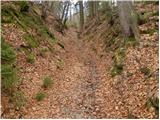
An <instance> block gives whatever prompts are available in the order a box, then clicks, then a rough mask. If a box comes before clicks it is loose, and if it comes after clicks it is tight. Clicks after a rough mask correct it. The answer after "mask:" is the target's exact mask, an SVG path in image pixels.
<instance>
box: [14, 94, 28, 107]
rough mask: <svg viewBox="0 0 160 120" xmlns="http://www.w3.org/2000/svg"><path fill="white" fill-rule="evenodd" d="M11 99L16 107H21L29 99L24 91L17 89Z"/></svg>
mask: <svg viewBox="0 0 160 120" xmlns="http://www.w3.org/2000/svg"><path fill="white" fill-rule="evenodd" d="M11 101H12V102H13V103H14V105H15V106H16V107H18V108H20V107H22V106H24V105H25V103H26V101H27V99H26V97H25V96H24V93H23V92H22V91H16V92H14V93H13V95H12V97H11Z"/></svg>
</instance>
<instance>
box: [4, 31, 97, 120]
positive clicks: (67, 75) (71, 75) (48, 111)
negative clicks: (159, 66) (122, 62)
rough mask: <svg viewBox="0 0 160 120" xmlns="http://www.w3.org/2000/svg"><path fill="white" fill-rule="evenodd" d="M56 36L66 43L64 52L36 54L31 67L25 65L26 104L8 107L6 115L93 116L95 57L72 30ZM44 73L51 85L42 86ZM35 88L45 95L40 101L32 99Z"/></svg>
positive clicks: (35, 116)
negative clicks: (58, 63)
mask: <svg viewBox="0 0 160 120" xmlns="http://www.w3.org/2000/svg"><path fill="white" fill-rule="evenodd" d="M55 34H56V33H55ZM56 36H57V38H58V39H61V41H63V43H64V44H65V51H64V50H63V51H61V52H59V51H58V54H55V53H52V54H50V56H49V58H46V59H43V58H41V57H37V60H36V63H35V64H34V66H31V65H28V66H27V67H26V68H25V69H24V70H23V71H24V72H22V75H23V79H24V80H23V82H22V85H21V90H22V91H24V93H25V95H26V97H27V103H26V105H25V106H24V107H23V108H21V109H20V110H16V111H12V110H10V112H9V113H8V114H6V115H5V116H4V117H5V118H11V117H12V118H79V119H80V118H96V112H95V109H97V107H98V106H96V105H95V103H96V96H95V91H96V90H97V87H98V86H99V71H98V69H97V64H96V62H95V58H94V56H92V55H91V54H90V51H87V50H86V49H85V48H84V47H83V46H84V45H83V42H82V41H81V40H80V39H78V38H77V34H76V32H75V30H74V29H71V30H69V31H68V32H67V33H66V35H65V36H62V35H61V34H59V33H57V34H56ZM55 58H58V59H61V60H62V61H63V63H64V64H63V66H62V69H57V68H56V67H55V64H54V63H55ZM19 63H20V62H19ZM26 71H28V72H26ZM47 74H50V75H52V76H53V79H54V84H53V86H52V88H49V89H42V88H41V85H42V79H43V76H44V75H47ZM28 79H29V80H30V81H29V80H28ZM38 91H43V92H45V94H46V95H47V96H46V98H45V99H44V100H42V101H39V102H37V101H36V99H35V95H36V93H37V92H38Z"/></svg>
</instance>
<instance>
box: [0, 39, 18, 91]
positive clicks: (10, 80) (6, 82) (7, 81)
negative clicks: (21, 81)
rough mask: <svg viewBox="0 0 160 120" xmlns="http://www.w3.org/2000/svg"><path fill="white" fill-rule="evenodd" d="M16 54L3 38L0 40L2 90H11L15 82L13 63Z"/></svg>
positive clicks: (16, 80) (16, 79)
mask: <svg viewBox="0 0 160 120" xmlns="http://www.w3.org/2000/svg"><path fill="white" fill-rule="evenodd" d="M15 59H16V54H15V51H14V50H13V48H12V47H11V46H10V45H9V44H7V43H6V42H5V41H4V39H3V38H2V40H1V63H2V64H1V75H2V76H1V80H2V81H1V85H2V90H7V91H8V90H11V88H12V87H14V86H15V85H16V84H17V82H18V78H17V75H16V68H15V67H14V66H15V65H14V64H15Z"/></svg>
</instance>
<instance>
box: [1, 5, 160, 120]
mask: <svg viewBox="0 0 160 120" xmlns="http://www.w3.org/2000/svg"><path fill="white" fill-rule="evenodd" d="M16 4H17V3H16ZM16 4H15V5H16ZM156 4H157V3H156ZM6 5H7V6H9V7H8V8H10V7H11V8H12V4H11V6H10V4H9V3H6ZM17 5H18V4H17ZM22 5H23V4H22ZM138 5H139V6H138ZM144 6H145V8H144ZM32 7H33V11H32V9H31V11H29V12H27V11H26V13H23V12H20V15H18V16H17V12H16V11H18V12H19V9H18V10H15V13H14V14H15V15H12V14H8V11H6V6H5V4H4V7H3V9H4V10H3V9H2V10H3V14H4V18H3V24H2V28H3V30H2V37H3V39H4V41H3V42H4V43H5V42H6V43H7V44H8V45H10V47H9V46H8V47H6V45H5V44H4V45H3V47H2V48H3V49H2V50H3V52H4V53H5V54H4V56H3V59H4V60H3V62H4V63H5V64H4V68H5V69H4V73H5V74H4V75H6V71H8V65H9V67H10V68H11V69H13V70H11V71H14V72H15V71H16V69H17V71H16V73H14V75H16V77H17V78H12V75H10V76H11V80H14V81H15V82H16V80H17V79H19V80H18V82H17V85H15V86H14V85H13V92H12V91H11V92H12V93H11V95H8V93H7V92H6V91H5V89H4V92H2V97H1V98H2V104H4V105H2V108H3V109H2V113H1V116H2V118H27V119H35V118H36V119H42V118H43V119H44V118H46V119H49V118H52V119H53V118H54V119H56V118H57V119H62V118H63V119H66V118H70V119H72V118H74V119H77V118H79V119H82V118H83V119H87V118H92V119H94V118H96V119H104V118H107V119H110V118H112V119H117V118H118V119H121V118H123V119H124V118H132V119H133V118H143V119H144V118H157V117H158V114H157V111H159V107H157V106H158V105H159V103H158V102H159V99H158V98H157V95H158V94H157V93H158V88H159V87H158V82H159V81H158V76H159V74H158V70H159V68H158V63H159V61H158V45H159V44H158V42H159V41H158V23H159V18H158V14H159V12H158V5H154V4H151V3H149V4H145V3H144V5H143V4H137V9H138V10H137V11H139V12H138V13H140V15H138V14H137V15H138V16H139V17H142V18H139V19H142V20H140V22H142V23H139V25H138V29H139V31H140V41H139V44H137V41H135V40H132V39H131V40H129V39H128V40H125V39H124V37H123V35H122V32H121V29H120V28H121V25H120V23H119V19H117V18H116V19H115V20H114V23H113V25H111V24H112V23H110V22H109V21H110V20H109V19H108V17H107V15H105V13H106V11H104V13H103V15H102V16H101V15H100V18H101V17H102V18H101V19H100V21H99V22H98V23H97V20H96V19H93V20H90V19H89V20H87V22H86V23H85V24H84V30H83V32H82V34H81V35H80V37H81V38H79V37H78V35H79V34H78V28H77V27H76V25H74V24H73V25H72V24H71V25H70V24H67V26H66V29H64V31H60V30H61V27H62V26H61V23H59V21H57V19H56V18H55V16H54V15H53V14H48V16H47V17H46V18H45V19H44V18H43V17H42V16H41V14H39V12H40V11H39V10H41V8H39V7H37V9H36V8H34V6H32ZM32 7H31V8H32ZM35 7H36V6H35ZM16 8H17V7H16ZM19 8H21V7H19ZM148 8H149V9H148ZM11 10H12V9H11ZM146 10H147V11H146ZM153 10H154V13H152V12H153ZM9 11H10V9H9ZM38 11H39V12H38ZM149 11H150V12H151V13H152V14H148V12H149ZM35 12H36V14H35ZM102 12H103V11H102ZM150 12H149V13H150ZM100 13H101V12H100ZM34 14H35V15H34ZM8 15H9V16H8ZM16 16H17V17H16ZM12 17H15V18H17V19H15V20H13V21H12V20H11V21H8V19H12ZM111 18H112V16H111ZM137 19H138V18H137ZM146 19H147V20H146ZM18 20H19V21H18ZM58 20H59V19H58ZM108 20H109V21H108ZM8 22H9V23H8ZM21 22H22V23H24V25H25V26H26V27H25V26H23V24H21ZM115 33H117V34H115ZM123 42H126V43H125V44H123ZM10 48H12V49H13V50H12V49H10ZM6 51H8V52H6ZM10 52H13V53H14V52H15V54H13V53H12V54H11V55H10ZM8 54H9V56H11V58H10V59H12V58H13V57H14V58H15V60H14V62H11V63H9V64H8V63H7V62H8V61H9V60H8V61H7V60H6V58H7V59H8ZM6 63H7V64H6ZM2 65H3V64H2ZM6 66H7V67H6ZM6 69H7V70H6ZM5 70H6V71H5ZM9 71H10V69H9ZM7 75H8V74H7ZM7 75H6V76H7ZM6 76H4V78H6V79H7V80H8V78H7V77H6ZM46 78H48V79H49V83H46V84H47V86H46V87H45V82H46V81H45V80H46ZM9 80H10V79H9ZM14 81H13V83H14ZM9 82H10V81H9ZM11 82H12V81H11ZM9 88H10V87H9ZM37 96H38V97H37ZM6 98H7V99H6ZM151 104H152V105H151ZM157 108H158V109H157Z"/></svg>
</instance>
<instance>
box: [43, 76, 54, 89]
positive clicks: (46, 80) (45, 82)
mask: <svg viewBox="0 0 160 120" xmlns="http://www.w3.org/2000/svg"><path fill="white" fill-rule="evenodd" d="M52 84H53V81H52V79H51V78H50V77H45V78H44V80H43V87H44V88H48V87H51V86H52Z"/></svg>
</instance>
